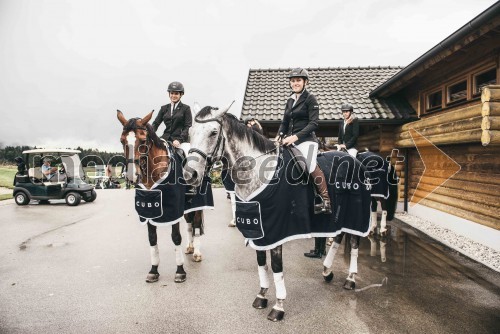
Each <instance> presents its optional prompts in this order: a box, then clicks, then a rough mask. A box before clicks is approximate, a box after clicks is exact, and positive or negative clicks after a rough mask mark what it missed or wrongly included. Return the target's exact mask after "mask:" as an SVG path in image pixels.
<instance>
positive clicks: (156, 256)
mask: <svg viewBox="0 0 500 334" xmlns="http://www.w3.org/2000/svg"><path fill="white" fill-rule="evenodd" d="M149 252H150V254H151V265H153V266H158V265H159V264H160V251H159V249H158V245H154V246H151V247H149Z"/></svg>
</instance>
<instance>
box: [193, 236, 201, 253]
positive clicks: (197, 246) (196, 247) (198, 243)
mask: <svg viewBox="0 0 500 334" xmlns="http://www.w3.org/2000/svg"><path fill="white" fill-rule="evenodd" d="M193 247H194V253H195V254H200V253H201V250H200V248H201V241H200V237H199V236H195V237H194V240H193Z"/></svg>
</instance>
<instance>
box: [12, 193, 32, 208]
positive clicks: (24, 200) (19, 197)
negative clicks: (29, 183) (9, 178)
mask: <svg viewBox="0 0 500 334" xmlns="http://www.w3.org/2000/svg"><path fill="white" fill-rule="evenodd" d="M14 200H15V201H16V204H17V205H26V204H28V203H29V202H30V199H29V197H28V195H26V194H25V193H24V192H22V191H20V192H18V193H17V194H16V195H15V196H14Z"/></svg>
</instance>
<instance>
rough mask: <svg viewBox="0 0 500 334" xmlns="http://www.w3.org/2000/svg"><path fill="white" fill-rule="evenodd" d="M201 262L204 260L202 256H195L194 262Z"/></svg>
mask: <svg viewBox="0 0 500 334" xmlns="http://www.w3.org/2000/svg"><path fill="white" fill-rule="evenodd" d="M201 260H202V257H201V254H194V255H193V261H194V262H201Z"/></svg>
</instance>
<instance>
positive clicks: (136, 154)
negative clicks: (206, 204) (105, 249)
mask: <svg viewBox="0 0 500 334" xmlns="http://www.w3.org/2000/svg"><path fill="white" fill-rule="evenodd" d="M152 116H153V111H152V112H150V113H149V114H147V115H146V116H145V117H143V118H142V119H141V118H131V119H129V120H127V119H126V118H125V117H124V116H123V113H122V112H121V111H119V110H118V114H117V117H118V120H119V121H120V123H121V124H122V125H123V131H122V134H121V137H120V142H121V143H122V144H123V146H124V151H125V156H126V158H127V161H128V168H127V174H128V175H127V178H128V179H129V180H133V179H136V180H137V181H136V210H137V209H138V208H137V206H138V205H137V203H138V202H137V201H138V200H137V194H138V192H139V191H141V190H145V191H148V190H153V189H157V188H158V189H159V188H160V187H161V185H160V183H161V182H162V181H163V180H165V179H166V178H167V176H168V175H172V176H174V179H175V174H176V173H177V174H182V167H181V166H180V163H179V162H178V163H176V164H174V163H172V162H173V161H174V159H177V157H175V156H174V155H175V153H172V150H171V149H169V148H167V146H166V143H165V142H164V141H162V140H161V139H160V138H159V137H158V136H157V135H156V133H155V132H154V130H153V127H152V126H151V125H150V124H148V122H149V120H150V119H151V117H152ZM131 137H132V138H131ZM129 139H130V142H129ZM176 161H178V160H176ZM172 166H174V168H177V169H174V168H172ZM177 176H179V175H177ZM179 186H180V190H179V191H180V192H182V193H181V194H176V193H174V194H173V195H175V196H174V198H169V199H167V201H172V202H175V203H174V204H175V205H176V206H177V208H175V210H181V211H180V213H179V214H177V215H176V216H175V217H173V216H172V215H170V216H171V217H173V218H172V219H171V220H170V221H167V222H165V220H163V221H160V222H158V221H157V220H155V219H145V218H144V217H143V216H141V215H140V217H141V222H142V223H143V224H145V223H147V226H148V236H149V245H150V253H151V265H152V266H151V270H150V271H149V273H148V275H147V277H146V282H148V283H151V282H156V281H158V277H159V276H160V274H159V273H158V265H159V263H160V256H159V250H158V243H157V234H156V227H157V226H172V234H171V236H172V241H173V243H174V245H175V258H176V263H177V271H176V273H175V278H174V281H175V282H176V283H181V282H184V281H185V280H186V272H185V271H184V266H183V265H184V255H183V252H182V249H181V242H182V237H181V233H180V230H179V220H180V218H181V217H182V214H183V213H184V212H186V211H184V209H185V206H184V191H185V186H184V185H179ZM146 202H147V201H146ZM163 202H164V201H163ZM139 203H145V202H144V201H142V202H139ZM143 205H144V204H143ZM160 207H162V208H163V203H162V204H160ZM165 214H168V212H167V213H163V215H165ZM157 216H158V215H157ZM162 217H163V216H162ZM184 218H185V219H186V222H187V223H188V238H189V243H188V246H187V249H186V254H193V260H194V261H196V262H199V261H201V253H200V251H199V247H200V242H199V235H201V234H202V231H203V211H201V210H198V211H195V210H190V212H188V213H186V214H184ZM195 233H197V234H195ZM193 239H194V240H193ZM193 245H194V246H193Z"/></svg>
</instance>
